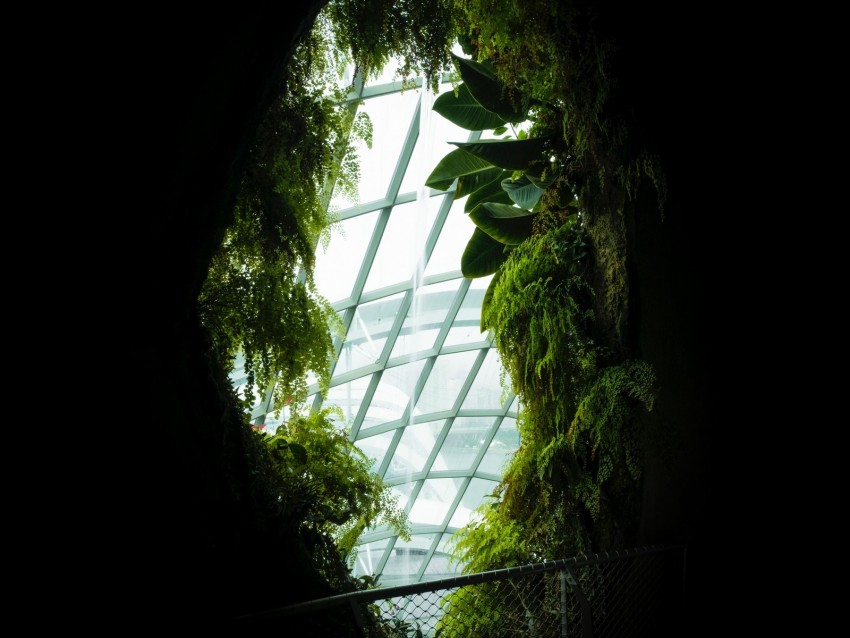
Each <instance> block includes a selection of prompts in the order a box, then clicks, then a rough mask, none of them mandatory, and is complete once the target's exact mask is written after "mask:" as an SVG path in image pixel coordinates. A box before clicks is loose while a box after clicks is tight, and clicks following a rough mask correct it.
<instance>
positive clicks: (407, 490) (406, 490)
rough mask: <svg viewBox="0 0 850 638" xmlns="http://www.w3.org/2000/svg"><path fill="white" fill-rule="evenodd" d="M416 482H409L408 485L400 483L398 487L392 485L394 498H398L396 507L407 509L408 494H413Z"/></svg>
mask: <svg viewBox="0 0 850 638" xmlns="http://www.w3.org/2000/svg"><path fill="white" fill-rule="evenodd" d="M417 482H418V481H410V482H408V483H400V484H399V485H393V486H392V488H391V489H392V491H393V494H395V496H396V497H398V506H399V507H400V508H401V509H404V508H406V507H407V501H409V500H410V494H411V493H412V492H413V487H414V486H415V485H416V483H417Z"/></svg>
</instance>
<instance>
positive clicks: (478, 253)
mask: <svg viewBox="0 0 850 638" xmlns="http://www.w3.org/2000/svg"><path fill="white" fill-rule="evenodd" d="M507 258H508V256H507V254H506V253H505V245H504V244H502V243H500V242H498V241H496V240H495V239H493V238H492V237H490V235H488V234H487V233H485V232H484V231H483V230H481V229H480V228H476V229H475V231H473V233H472V237H470V239H469V241H468V242H467V244H466V248H465V249H464V251H463V255H461V257H460V271H461V273H463V276H464V277H466V278H468V279H477V278H478V277H486V276H487V275H492V274H493V273H494V272H496V271H497V270H498V269H499V266H501V265H502V264H503V263H505V260H506V259H507Z"/></svg>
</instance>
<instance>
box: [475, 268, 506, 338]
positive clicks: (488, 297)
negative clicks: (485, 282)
mask: <svg viewBox="0 0 850 638" xmlns="http://www.w3.org/2000/svg"><path fill="white" fill-rule="evenodd" d="M501 277H502V269H501V268H500V269H498V270H497V271H496V272H495V273H494V274H493V278H492V279H491V280H490V285H489V286H487V291H486V292H485V293H484V299H482V300H481V324H480V328H481V332H484V331H486V330H487V328H488V326H487V313H488V312H489V311H490V303H491V302H492V301H493V292H494V291H495V290H496V286H498V285H499V279H501Z"/></svg>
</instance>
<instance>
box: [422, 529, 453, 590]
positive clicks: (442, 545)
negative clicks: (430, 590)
mask: <svg viewBox="0 0 850 638" xmlns="http://www.w3.org/2000/svg"><path fill="white" fill-rule="evenodd" d="M451 538H452V535H451V534H443V535H442V538H441V539H440V542H439V543H437V549H435V550H434V555H433V556H431V560H430V561H429V563H428V566H427V567H426V568H425V573H424V574H422V580H437V579H439V578H450V577H452V576H457V575H459V574H460V571H461V566H460V565H459V564H457V563H454V562H452V561H451V548H452V545H451Z"/></svg>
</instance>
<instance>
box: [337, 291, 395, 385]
mask: <svg viewBox="0 0 850 638" xmlns="http://www.w3.org/2000/svg"><path fill="white" fill-rule="evenodd" d="M403 300H404V293H398V294H396V295H392V296H391V297H385V298H383V299H378V300H376V301H372V302H369V303H366V304H361V305H360V306H358V307H357V310H356V311H355V313H354V319H352V321H351V326H350V327H349V328H348V334H347V336H346V338H345V343H344V344H343V346H342V350H340V353H339V359H338V360H337V363H336V367H335V368H334V375H339V374H342V373H344V372H348V371H350V370H356V369H357V368H360V367H363V366H367V365H370V364H373V363H377V361H378V359H379V358H380V356H381V352H383V350H384V345H385V344H386V342H387V334H388V333H389V331H390V330H391V329H392V327H393V323H394V322H395V317H396V315H397V314H398V309H399V307H400V306H401V302H402V301H403Z"/></svg>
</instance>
